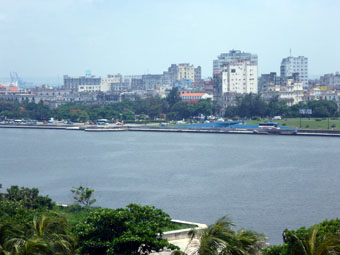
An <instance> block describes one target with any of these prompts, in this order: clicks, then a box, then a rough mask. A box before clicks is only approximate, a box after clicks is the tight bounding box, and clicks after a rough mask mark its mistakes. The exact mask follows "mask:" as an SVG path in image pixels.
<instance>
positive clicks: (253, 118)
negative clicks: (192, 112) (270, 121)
mask: <svg viewBox="0 0 340 255" xmlns="http://www.w3.org/2000/svg"><path fill="white" fill-rule="evenodd" d="M251 119H252V120H259V121H260V120H261V118H260V117H259V116H253V117H251Z"/></svg>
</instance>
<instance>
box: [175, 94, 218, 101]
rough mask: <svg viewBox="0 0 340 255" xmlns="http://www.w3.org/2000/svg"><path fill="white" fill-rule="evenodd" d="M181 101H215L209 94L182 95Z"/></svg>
mask: <svg viewBox="0 0 340 255" xmlns="http://www.w3.org/2000/svg"><path fill="white" fill-rule="evenodd" d="M180 97H181V100H182V101H185V102H188V101H191V100H203V99H211V100H212V99H213V96H212V95H209V94H207V93H183V94H181V95H180Z"/></svg>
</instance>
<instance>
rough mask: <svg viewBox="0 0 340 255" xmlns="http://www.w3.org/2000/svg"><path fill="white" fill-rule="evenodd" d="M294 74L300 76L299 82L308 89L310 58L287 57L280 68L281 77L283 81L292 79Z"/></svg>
mask: <svg viewBox="0 0 340 255" xmlns="http://www.w3.org/2000/svg"><path fill="white" fill-rule="evenodd" d="M294 73H297V74H298V75H299V80H300V81H301V82H302V83H303V86H304V88H307V87H308V58H306V57H303V56H299V57H292V56H290V57H287V58H284V59H282V61H281V66H280V75H281V78H282V79H286V78H288V77H291V76H292V75H293V74H294Z"/></svg>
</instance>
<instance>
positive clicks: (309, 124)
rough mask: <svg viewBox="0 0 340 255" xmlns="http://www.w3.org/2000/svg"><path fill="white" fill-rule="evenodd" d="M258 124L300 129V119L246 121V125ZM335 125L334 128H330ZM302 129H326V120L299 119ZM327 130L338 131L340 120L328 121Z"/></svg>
mask: <svg viewBox="0 0 340 255" xmlns="http://www.w3.org/2000/svg"><path fill="white" fill-rule="evenodd" d="M316 119H319V120H320V119H321V121H316ZM260 122H277V123H279V124H280V125H281V126H288V127H296V128H300V118H288V119H282V120H279V121H272V120H270V119H263V120H261V121H258V120H247V121H246V123H247V124H258V123H260ZM332 125H335V127H332ZM301 128H302V129H328V119H327V118H326V119H325V118H324V119H322V118H302V119H301ZM329 129H334V130H340V120H339V119H336V120H334V119H329Z"/></svg>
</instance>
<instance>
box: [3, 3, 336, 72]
mask: <svg viewBox="0 0 340 255" xmlns="http://www.w3.org/2000/svg"><path fill="white" fill-rule="evenodd" d="M0 7H1V8H0V31H1V33H2V34H3V35H6V36H5V37H4V38H3V39H2V40H0V48H1V49H2V50H1V51H0V60H1V61H0V77H8V76H9V72H11V71H16V72H18V73H19V74H20V75H21V76H22V77H59V78H60V79H62V76H63V75H64V74H69V75H71V76H73V75H75V76H78V75H82V74H84V72H85V70H91V71H92V73H93V74H95V75H98V76H106V75H107V74H112V73H121V74H123V75H131V74H146V73H151V74H156V73H162V72H163V71H164V70H166V69H167V68H168V66H169V65H170V64H172V63H176V64H178V63H190V64H193V65H195V66H202V77H208V76H210V77H211V76H212V69H213V60H214V59H216V57H217V56H218V55H219V54H221V53H226V52H229V50H232V49H235V50H241V51H242V52H250V53H252V54H257V55H258V62H259V74H261V73H269V72H277V73H279V70H280V63H281V60H282V59H283V58H286V57H288V56H289V55H290V49H292V56H305V57H308V59H309V74H310V77H311V78H313V76H319V75H322V74H325V73H333V72H335V71H337V70H339V69H340V35H339V34H338V33H336V31H337V30H336V29H337V27H339V25H340V21H339V20H338V19H332V18H330V17H332V16H336V14H337V12H338V11H339V10H340V3H339V2H337V1H335V0H327V1H316V0H314V1H305V0H300V1H292V0H288V1H285V2H284V3H282V2H281V1H275V0H274V1H265V0H262V1H256V3H254V1H249V0H246V1H244V2H243V3H242V4H239V3H234V2H232V1H209V2H208V1H192V0H188V1H183V2H181V1H177V0H175V1H168V0H164V1H143V2H142V1H140V2H138V1H114V2H113V1H105V0H68V1H65V0H61V1H41V0H26V1H20V0H19V1H8V0H0ZM321 32H322V33H321ZM327 36H329V38H331V39H327V38H328V37H327Z"/></svg>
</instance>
